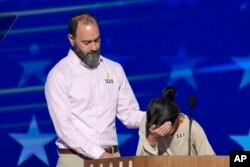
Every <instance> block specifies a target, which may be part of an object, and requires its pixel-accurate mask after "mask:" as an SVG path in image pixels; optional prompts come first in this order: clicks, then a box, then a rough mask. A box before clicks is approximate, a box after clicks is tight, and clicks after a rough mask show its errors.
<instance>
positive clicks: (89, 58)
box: [72, 45, 100, 67]
mask: <svg viewBox="0 0 250 167" xmlns="http://www.w3.org/2000/svg"><path fill="white" fill-rule="evenodd" d="M72 49H73V51H74V52H75V54H76V55H77V56H78V57H79V58H80V59H81V60H82V61H83V62H84V63H85V64H87V65H88V66H89V67H96V66H97V65H98V64H99V62H100V48H99V49H98V50H97V51H92V52H89V53H86V54H85V53H83V51H82V50H81V49H80V48H79V47H78V46H77V45H75V46H73V48H72Z"/></svg>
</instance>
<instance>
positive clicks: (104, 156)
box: [99, 151, 113, 159]
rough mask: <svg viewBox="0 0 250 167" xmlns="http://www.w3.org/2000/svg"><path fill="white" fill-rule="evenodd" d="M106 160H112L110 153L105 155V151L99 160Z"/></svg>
mask: <svg viewBox="0 0 250 167" xmlns="http://www.w3.org/2000/svg"><path fill="white" fill-rule="evenodd" d="M106 158H113V155H112V154H110V153H107V152H106V151H105V152H104V153H103V154H102V155H101V156H100V158H99V159H106Z"/></svg>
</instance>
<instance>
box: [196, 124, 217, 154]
mask: <svg viewBox="0 0 250 167" xmlns="http://www.w3.org/2000/svg"><path fill="white" fill-rule="evenodd" d="M192 138H193V141H192V142H193V143H192V145H193V147H194V149H195V150H196V152H197V155H215V152H214V150H213V148H212V147H211V145H210V143H209V141H208V139H207V136H206V134H205V132H204V130H203V128H202V127H201V126H200V124H199V123H198V122H196V121H194V120H193V123H192Z"/></svg>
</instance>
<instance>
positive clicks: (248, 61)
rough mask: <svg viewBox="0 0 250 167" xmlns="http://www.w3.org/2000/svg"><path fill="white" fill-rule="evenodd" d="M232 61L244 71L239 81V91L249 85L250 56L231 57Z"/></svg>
mask: <svg viewBox="0 0 250 167" xmlns="http://www.w3.org/2000/svg"><path fill="white" fill-rule="evenodd" d="M232 59H233V61H234V62H235V63H236V64H238V65H239V66H240V67H241V68H243V69H244V75H243V77H242V79H241V83H240V89H241V88H243V87H244V86H246V85H247V84H249V83H250V56H249V57H246V58H242V57H233V58H232Z"/></svg>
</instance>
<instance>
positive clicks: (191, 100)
mask: <svg viewBox="0 0 250 167" xmlns="http://www.w3.org/2000/svg"><path fill="white" fill-rule="evenodd" d="M196 103H197V100H196V97H195V96H189V98H188V104H189V107H190V111H189V128H188V130H189V135H188V155H191V127H192V112H193V107H194V106H195V105H196Z"/></svg>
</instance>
